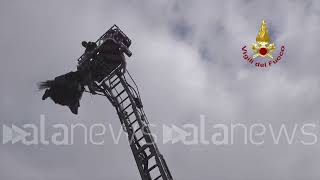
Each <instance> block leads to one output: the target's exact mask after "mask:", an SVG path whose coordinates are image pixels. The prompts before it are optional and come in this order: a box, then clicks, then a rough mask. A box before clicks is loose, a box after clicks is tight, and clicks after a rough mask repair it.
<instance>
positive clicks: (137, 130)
mask: <svg viewBox="0 0 320 180" xmlns="http://www.w3.org/2000/svg"><path fill="white" fill-rule="evenodd" d="M141 127H142V126H140V127H139V128H138V129H136V130H135V131H134V133H136V132H138V131H139V130H140V129H141Z"/></svg>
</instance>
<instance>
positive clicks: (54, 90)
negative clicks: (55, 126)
mask: <svg viewBox="0 0 320 180" xmlns="http://www.w3.org/2000/svg"><path fill="white" fill-rule="evenodd" d="M84 79H85V78H84V75H83V74H82V73H81V72H80V71H76V72H69V73H67V74H64V75H61V76H58V77H56V78H54V80H48V81H45V82H41V83H40V84H39V89H40V90H43V89H46V91H45V93H44V95H43V96H42V100H45V99H47V98H48V97H50V98H51V99H52V100H53V102H55V103H56V104H60V105H63V106H68V107H69V108H70V110H71V112H72V113H73V114H78V108H79V107H80V100H81V97H82V94H83V91H84Z"/></svg>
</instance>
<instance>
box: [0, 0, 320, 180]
mask: <svg viewBox="0 0 320 180" xmlns="http://www.w3.org/2000/svg"><path fill="white" fill-rule="evenodd" d="M262 19H266V21H267V23H268V26H269V28H270V32H271V35H272V37H271V38H272V40H273V41H274V42H275V43H276V45H278V46H277V48H279V46H280V45H281V44H284V45H285V46H286V52H285V56H284V58H283V60H282V61H281V62H280V63H279V64H277V65H274V66H273V67H271V68H268V69H257V68H255V67H253V66H250V65H249V64H248V63H246V62H245V61H244V60H243V59H242V54H241V53H242V52H241V47H242V46H243V45H250V44H251V43H253V42H254V41H255V36H256V34H257V32H258V28H259V26H260V23H261V21H262ZM113 24H117V25H118V26H119V27H120V28H121V29H122V30H123V31H124V32H125V33H126V34H127V35H128V36H129V37H130V38H131V39H132V41H133V44H132V47H131V50H132V52H133V56H132V57H131V58H129V59H128V69H129V71H130V72H131V73H132V75H133V76H134V78H135V80H136V82H137V83H138V85H139V88H140V91H141V92H140V93H141V95H142V101H143V102H144V105H145V111H146V113H147V115H148V117H149V120H150V122H151V123H153V124H156V125H159V126H161V125H162V124H163V123H165V124H171V123H174V124H176V125H182V124H185V123H196V124H197V123H198V122H199V116H200V115H201V114H203V115H205V116H206V119H207V121H208V122H209V123H211V124H214V123H226V124H228V123H230V122H239V123H247V124H252V123H271V124H272V125H274V126H275V127H279V126H280V124H281V123H285V124H286V125H288V126H289V127H290V126H293V125H294V124H295V123H298V124H303V123H306V122H308V123H315V124H319V115H320V111H319V108H320V105H319V102H320V96H319V90H320V84H319V80H320V79H319V76H320V73H319V70H318V69H319V66H320V62H319V53H318V47H317V45H318V44H317V43H316V42H319V41H320V36H319V32H320V1H317V0H313V1H312V0H307V1H305V0H303V1H302V0H301V1H300V0H288V1H285V0H281V1H276V0H270V1H266V0H265V1H254V0H243V1H242V0H239V1H218V0H212V1H210V0H208V1H195V0H194V1H191V0H184V1H182V0H180V1H169V0H161V1H157V0H141V1H139V0H120V1H115V0H114V1H111V0H109V1H102V0H101V1H98V0H97V1H82V0H81V1H75V0H73V1H62V0H57V1H40V0H27V1H22V0H11V1H6V0H2V1H1V2H0V27H1V28H0V54H1V62H2V63H1V66H0V81H1V88H0V94H1V95H0V115H1V119H0V123H1V124H7V125H10V124H11V123H14V124H16V125H22V124H25V123H39V117H40V114H45V115H46V118H47V123H48V124H50V123H52V124H55V123H64V124H72V123H77V122H81V123H84V124H88V125H89V124H92V123H111V124H112V125H114V127H119V126H120V124H119V120H118V119H117V117H116V113H115V111H114V109H113V108H112V106H111V105H110V104H109V102H106V100H105V99H103V98H100V97H94V96H90V95H85V96H84V97H83V99H82V104H81V107H80V110H79V115H78V116H74V115H72V114H71V113H70V112H69V110H68V109H67V108H65V107H60V106H57V105H55V104H54V103H53V102H51V101H42V100H41V96H42V92H39V91H38V90H37V88H36V84H37V82H39V81H42V80H46V79H51V78H53V77H55V76H56V75H60V74H63V73H66V72H68V71H70V70H74V69H75V67H76V59H77V58H78V57H79V56H80V55H81V53H82V52H83V48H82V47H81V44H80V43H81V41H82V40H96V39H97V38H98V37H99V36H100V35H101V34H103V33H104V32H105V31H106V30H107V29H108V28H109V27H110V26H112V25H113ZM275 54H276V53H275ZM318 128H319V127H318ZM153 130H154V132H155V133H156V134H160V133H161V129H155V128H154V129H153ZM316 131H317V132H318V133H319V129H317V130H316ZM159 148H160V151H161V152H162V153H163V154H164V156H165V158H166V160H167V163H168V165H169V168H170V170H171V171H172V174H173V176H174V179H183V180H195V179H203V180H207V179H223V180H242V179H243V180H256V179H259V180H270V179H272V180H301V179H305V180H318V179H319V178H320V172H319V170H318V169H317V168H318V167H319V166H320V156H319V155H318V152H319V150H320V145H319V143H318V144H316V145H313V146H302V145H301V144H293V145H287V144H285V143H284V144H280V145H273V144H268V143H267V144H264V145H263V146H254V145H242V144H241V143H238V144H235V145H229V146H216V145H193V146H186V145H183V144H179V143H178V144H174V145H171V144H165V145H163V144H161V143H159ZM0 159H1V161H0V179H3V180H22V179H23V180H43V179H45V180H57V179H59V180H87V179H93V180H102V179H112V180H125V179H139V175H138V170H137V168H136V166H135V162H134V160H133V157H132V155H131V152H130V149H129V146H128V142H127V141H126V139H125V137H122V139H121V141H120V144H118V145H114V144H113V143H112V142H111V138H110V137H106V143H105V145H104V146H93V145H83V144H82V143H76V144H75V145H72V146H54V145H48V146H46V145H38V146H24V145H21V144H15V145H2V144H1V145H0Z"/></svg>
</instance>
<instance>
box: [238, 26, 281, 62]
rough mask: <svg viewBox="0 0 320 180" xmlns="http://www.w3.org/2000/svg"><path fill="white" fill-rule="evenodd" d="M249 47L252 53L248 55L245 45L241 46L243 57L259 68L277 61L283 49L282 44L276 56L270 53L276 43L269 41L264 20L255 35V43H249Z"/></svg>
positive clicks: (274, 48)
mask: <svg viewBox="0 0 320 180" xmlns="http://www.w3.org/2000/svg"><path fill="white" fill-rule="evenodd" d="M251 49H252V51H253V53H254V54H253V55H249V52H248V48H247V46H243V47H242V54H243V59H244V60H246V61H247V62H248V63H249V64H251V65H254V66H256V67H261V68H266V67H269V66H272V65H274V64H277V63H279V61H280V60H281V59H282V57H283V55H284V51H285V47H284V45H282V46H281V47H280V52H279V54H278V56H277V57H273V54H272V53H273V52H274V51H275V50H276V45H275V44H274V43H271V39H270V37H269V32H268V27H267V24H266V22H265V21H264V20H263V21H262V24H261V26H260V29H259V32H258V35H257V37H256V43H253V44H252V45H251Z"/></svg>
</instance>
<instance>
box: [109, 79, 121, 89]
mask: <svg viewBox="0 0 320 180" xmlns="http://www.w3.org/2000/svg"><path fill="white" fill-rule="evenodd" d="M120 83H121V81H119V82H117V83H116V84H114V85H113V86H112V87H111V89H113V88H115V87H116V86H118V84H120Z"/></svg>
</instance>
